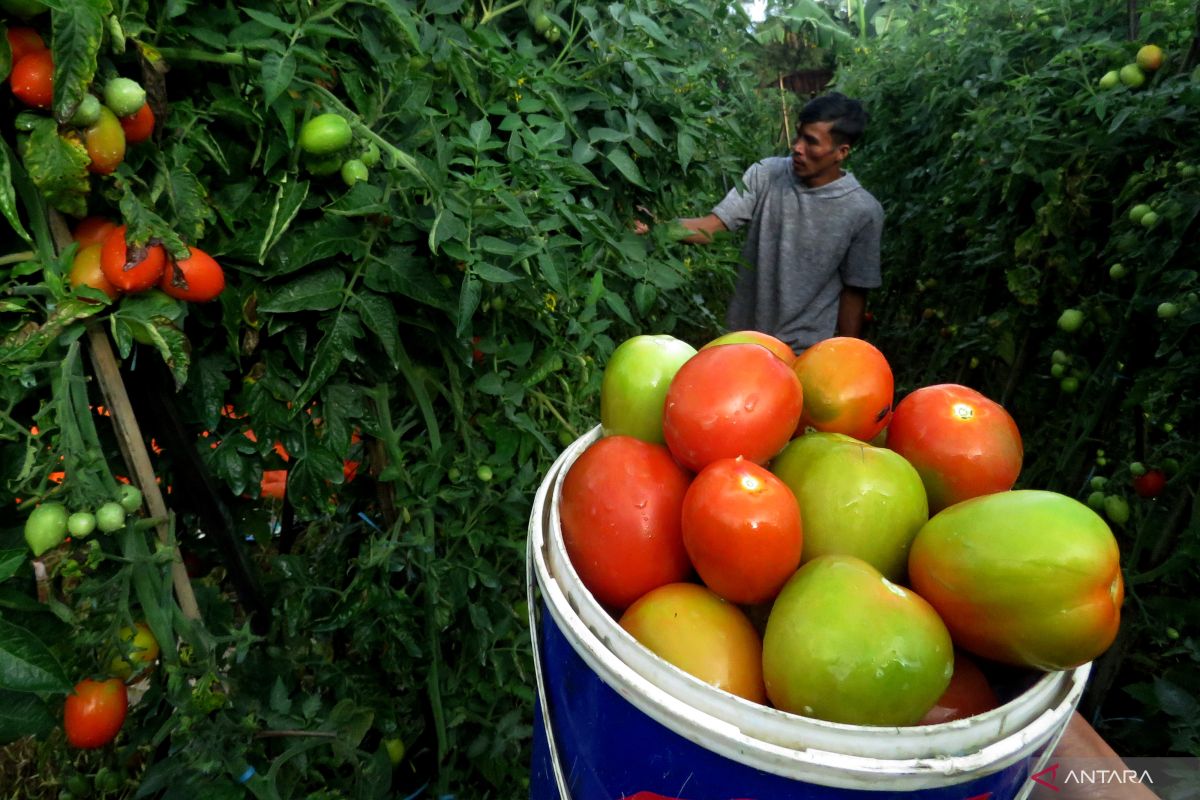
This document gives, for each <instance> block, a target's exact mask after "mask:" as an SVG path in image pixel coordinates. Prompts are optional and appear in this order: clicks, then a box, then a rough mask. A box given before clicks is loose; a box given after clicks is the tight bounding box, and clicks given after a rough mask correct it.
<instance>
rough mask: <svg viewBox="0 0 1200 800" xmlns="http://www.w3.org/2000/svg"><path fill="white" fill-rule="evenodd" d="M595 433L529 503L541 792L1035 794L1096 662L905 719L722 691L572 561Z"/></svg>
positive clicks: (728, 798) (973, 797)
mask: <svg viewBox="0 0 1200 800" xmlns="http://www.w3.org/2000/svg"><path fill="white" fill-rule="evenodd" d="M599 435H600V432H599V428H597V429H594V430H593V431H591V432H590V433H589V434H587V435H585V436H583V437H581V438H580V439H579V440H577V441H576V442H575V443H574V444H572V445H571V446H570V447H568V448H567V449H566V450H565V451H564V452H563V453H562V455H561V456H560V457H559V458H558V460H557V461H556V462H555V463H554V465H553V466H552V467H551V469H550V471H549V473H548V474H547V475H546V478H545V480H544V481H543V482H542V484H541V486H540V487H539V489H538V492H537V496H536V497H535V500H534V507H533V512H532V514H531V515H530V524H529V540H528V549H527V566H528V572H529V575H528V592H529V608H530V628H531V631H532V633H533V645H534V656H535V673H536V678H537V683H538V707H537V714H536V719H535V734H534V749H533V764H532V770H531V789H530V797H531V798H532V800H620V799H621V798H625V797H633V796H634V795H637V794H638V793H639V792H650V793H654V794H656V795H660V796H663V797H668V798H682V799H683V800H741V799H742V798H746V799H747V800H793V799H795V800H801V799H804V800H807V799H809V798H821V799H822V800H851V799H852V798H863V800H883V798H904V800H984V798H988V800H1013V799H1014V798H1016V799H1017V800H1020V798H1024V797H1025V796H1027V795H1028V793H1029V791H1030V790H1031V789H1032V787H1033V785H1034V784H1033V782H1032V781H1030V780H1029V776H1030V775H1032V774H1035V773H1036V772H1037V771H1038V770H1040V769H1041V768H1042V767H1043V766H1044V764H1045V762H1046V760H1047V759H1048V758H1049V755H1050V754H1051V753H1052V752H1053V749H1054V747H1055V746H1056V745H1057V743H1058V739H1059V737H1060V736H1061V735H1062V732H1063V730H1064V729H1065V728H1066V725H1067V723H1068V722H1069V720H1070V717H1071V714H1072V712H1073V711H1074V709H1075V706H1076V704H1077V703H1078V702H1079V697H1080V695H1081V694H1082V692H1083V688H1084V686H1085V685H1086V682H1087V677H1088V674H1089V672H1090V669H1091V665H1084V666H1082V667H1079V668H1077V669H1075V670H1070V671H1065V672H1054V673H1047V674H1045V675H1043V676H1042V677H1041V678H1039V679H1037V680H1036V681H1035V682H1033V683H1032V685H1030V686H1028V688H1025V689H1024V691H1022V692H1020V693H1019V694H1018V695H1017V696H1016V697H1014V698H1013V699H1012V700H1010V701H1009V702H1007V703H1005V704H1004V705H1002V706H1001V707H999V708H996V709H993V710H992V711H989V712H987V713H986V714H980V715H978V716H975V717H969V718H967V719H962V720H955V721H953V722H948V723H944V724H941V725H928V726H920V727H905V728H897V727H864V726H857V725H842V724H838V723H832V722H825V721H823V720H815V719H810V718H807V717H801V716H797V715H794V714H789V713H786V712H783V711H779V710H777V709H773V708H769V707H767V706H761V705H758V704H756V703H751V702H749V701H746V700H743V699H741V698H738V697H735V696H733V695H731V694H728V693H726V692H722V691H719V690H717V689H714V688H713V687H711V686H709V685H707V684H705V683H703V682H702V681H699V680H697V679H696V678H693V677H692V676H691V675H688V674H687V673H685V672H683V671H682V670H679V669H678V668H676V667H674V666H673V665H671V664H668V663H667V662H666V661H663V660H662V659H661V658H659V657H658V656H656V655H654V654H653V653H651V652H650V651H649V650H647V649H646V648H644V647H642V646H641V645H640V644H638V643H637V642H636V641H635V640H634V639H633V637H632V636H630V635H629V634H628V633H627V632H626V631H625V630H624V629H622V628H621V627H620V626H619V625H617V623H616V621H615V620H613V619H612V617H610V616H609V615H608V613H607V612H605V611H604V610H603V609H602V608H601V607H600V606H599V604H598V603H596V601H595V599H594V598H592V596H591V594H590V593H589V592H588V591H587V590H586V589H585V588H584V587H583V584H582V583H581V582H580V581H579V577H578V575H576V573H575V570H574V569H573V568H572V567H571V564H570V561H569V559H568V558H567V555H566V552H565V550H564V548H563V543H562V531H561V529H560V527H559V524H558V519H559V514H558V504H559V497H560V495H561V484H562V479H563V476H564V475H565V474H566V472H567V470H568V469H569V468H570V465H571V464H572V463H573V462H574V461H575V459H576V458H578V456H579V455H580V454H581V453H582V452H583V451H584V450H585V449H586V448H587V447H588V446H589V445H590V444H591V443H592V442H594V441H595V440H596V439H597V438H599ZM539 593H540V597H541V601H540V602H539V601H538V599H537V594H539ZM539 610H540V612H541V613H540V615H539V613H538V611H539ZM539 617H540V619H539Z"/></svg>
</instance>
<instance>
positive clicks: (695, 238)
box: [633, 214, 729, 244]
mask: <svg viewBox="0 0 1200 800" xmlns="http://www.w3.org/2000/svg"><path fill="white" fill-rule="evenodd" d="M670 224H672V225H677V226H679V227H680V228H683V229H684V230H681V231H679V232H678V235H677V237H676V238H677V240H678V241H681V242H688V243H690V244H708V243H709V242H711V241H712V237H713V234H714V233H719V232H721V231H727V230H729V228H727V227H725V223H724V222H722V221H721V218H720V217H718V216H717V215H716V214H708V215H706V216H703V217H681V218H680V219H677V220H673V221H672V222H671V223H670ZM687 231H691V233H690V234H688V233H687ZM633 232H634V233H636V234H638V235H639V236H643V235H645V234H647V233H649V232H650V226H649V225H647V224H646V223H644V222H642V221H641V220H640V219H639V220H634V222H633ZM672 233H673V234H674V233H675V232H674V231H672Z"/></svg>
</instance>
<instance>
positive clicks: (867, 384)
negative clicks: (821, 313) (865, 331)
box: [793, 336, 895, 442]
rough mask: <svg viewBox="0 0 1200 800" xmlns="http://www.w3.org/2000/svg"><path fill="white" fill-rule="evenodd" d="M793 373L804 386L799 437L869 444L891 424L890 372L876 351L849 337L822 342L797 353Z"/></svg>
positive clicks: (891, 393) (884, 359)
mask: <svg viewBox="0 0 1200 800" xmlns="http://www.w3.org/2000/svg"><path fill="white" fill-rule="evenodd" d="M793 369H794V370H795V371H796V377H798V378H799V379H800V383H801V384H803V386H804V413H803V414H802V415H801V417H800V427H801V430H802V431H803V429H804V428H806V427H809V428H813V429H814V430H818V431H821V432H823V433H844V434H846V435H847V436H853V437H854V438H855V439H859V440H861V441H864V442H869V441H871V439H872V438H874V436H875V435H876V434H877V433H879V432H880V431H881V430H883V429H884V428H885V427H886V426H887V424H888V421H889V420H890V419H891V414H892V398H893V393H894V391H895V383H894V380H893V378H892V368H891V366H890V365H889V364H888V362H887V359H886V358H884V355H883V353H881V352H879V350H878V349H877V348H876V347H875V346H874V345H871V344H869V343H868V342H865V341H863V340H862V339H855V338H853V337H850V336H838V337H835V338H833V339H826V340H824V341H822V342H817V343H816V344H814V345H813V346H812V347H810V348H808V349H807V350H805V351H804V352H803V353H801V354H800V356H799V357H798V358H797V359H796V363H795V364H794V365H793Z"/></svg>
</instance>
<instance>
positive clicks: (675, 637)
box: [620, 583, 767, 703]
mask: <svg viewBox="0 0 1200 800" xmlns="http://www.w3.org/2000/svg"><path fill="white" fill-rule="evenodd" d="M620 624H621V627H622V628H624V629H625V630H627V631H629V633H630V634H632V635H633V638H635V639H637V640H638V641H639V642H641V643H642V644H643V645H645V646H646V648H647V649H649V650H650V651H651V652H653V653H655V654H656V655H658V656H659V657H661V658H662V659H664V660H665V661H668V662H670V663H671V664H674V665H675V666H677V667H679V668H680V669H681V670H683V671H684V672H686V673H688V674H689V675H693V676H695V677H697V678H699V679H700V680H702V681H704V682H705V683H707V684H710V685H712V686H715V687H717V688H718V689H723V690H725V691H727V692H729V693H730V694H736V695H737V696H738V697H743V698H745V699H747V700H749V701H751V702H754V703H765V702H766V700H767V691H766V689H765V688H764V687H763V678H762V640H761V639H759V637H758V631H756V630H755V629H754V625H752V624H751V623H750V619H749V618H748V617H747V616H746V615H745V614H743V613H742V610H741V609H739V608H738V607H737V606H735V605H733V604H732V603H728V602H726V601H725V600H722V599H721V598H720V597H718V596H717V595H716V594H714V593H713V592H711V591H709V590H708V589H705V588H704V587H703V586H697V585H696V584H694V583H670V584H667V585H666V586H660V587H658V588H657V589H653V590H651V591H650V592H648V593H647V594H644V595H642V596H641V597H640V598H638V601H637V602H636V603H634V604H633V605H631V606H630V607H629V610H627V611H626V612H625V613H624V614H622V615H621V622H620Z"/></svg>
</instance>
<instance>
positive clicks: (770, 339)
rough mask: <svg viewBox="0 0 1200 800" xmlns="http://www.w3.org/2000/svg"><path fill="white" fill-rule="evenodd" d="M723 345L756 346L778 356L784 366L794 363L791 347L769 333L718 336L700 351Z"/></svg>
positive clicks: (743, 332)
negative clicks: (760, 346)
mask: <svg viewBox="0 0 1200 800" xmlns="http://www.w3.org/2000/svg"><path fill="white" fill-rule="evenodd" d="M723 344H757V345H762V346H763V347H765V348H767V349H768V350H770V351H771V352H772V353H774V354H775V355H777V356H779V358H780V359H782V360H783V362H784V363H785V364H787V365H788V366H791V365H792V364H793V363H795V361H796V354H795V353H794V352H793V351H792V346H791V345H789V344H788V343H787V342H785V341H783V340H782V339H777V338H776V337H774V336H772V335H771V334H769V333H763V332H762V331H731V332H729V333H726V334H724V335H723V336H718V337H717V338H715V339H713V340H712V341H711V342H709V343H708V344H706V345H704V347H701V348H700V349H701V350H703V349H705V348H706V347H718V346H720V345H723Z"/></svg>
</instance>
